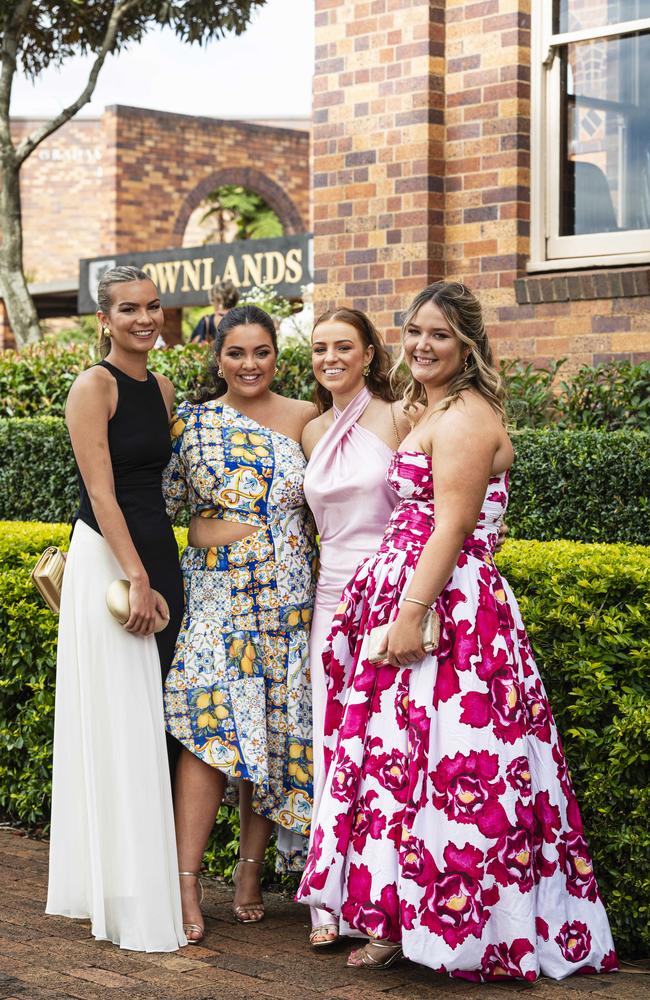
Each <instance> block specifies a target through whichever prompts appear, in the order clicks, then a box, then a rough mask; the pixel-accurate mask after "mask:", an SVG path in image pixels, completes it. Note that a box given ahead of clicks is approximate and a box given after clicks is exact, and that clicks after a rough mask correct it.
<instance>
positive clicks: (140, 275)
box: [97, 265, 157, 358]
mask: <svg viewBox="0 0 650 1000" xmlns="http://www.w3.org/2000/svg"><path fill="white" fill-rule="evenodd" d="M151 280H152V279H151V275H149V274H147V272H146V271H142V270H141V269H140V268H139V267H131V266H130V265H120V267H111V268H109V270H108V271H104V273H103V274H102V276H101V278H100V279H99V284H98V285H97V305H98V307H99V308H100V309H101V311H102V312H103V313H105V314H106V315H107V316H108V314H109V312H110V309H111V306H112V304H113V298H112V296H111V291H110V290H111V288H112V287H113V285H121V284H123V283H125V282H127V281H151ZM152 284H153V282H152ZM156 290H157V289H156ZM97 347H98V349H99V356H100V357H101V358H105V357H106V355H107V354H108V353H109V351H110V349H111V338H110V337H108V336H106V334H105V333H104V328H103V327H102V325H101V323H100V324H99V330H98V333H97Z"/></svg>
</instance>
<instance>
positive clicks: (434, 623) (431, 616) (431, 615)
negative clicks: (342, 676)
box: [368, 608, 440, 666]
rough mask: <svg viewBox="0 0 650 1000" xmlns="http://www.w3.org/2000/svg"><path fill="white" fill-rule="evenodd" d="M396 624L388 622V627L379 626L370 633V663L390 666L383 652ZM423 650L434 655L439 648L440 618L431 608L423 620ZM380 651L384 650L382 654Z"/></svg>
mask: <svg viewBox="0 0 650 1000" xmlns="http://www.w3.org/2000/svg"><path fill="white" fill-rule="evenodd" d="M394 624H395V622H388V623H387V624H386V625H377V626H375V628H373V630H372V632H371V633H370V643H369V646H368V661H369V662H370V663H374V664H375V666H383V665H385V664H388V662H389V661H388V660H387V659H386V651H385V650H382V647H383V645H384V639H385V638H386V635H387V633H388V632H389V630H390V629H391V628H392V627H393V625H394ZM421 627H422V649H423V650H424V652H425V653H433V651H434V650H435V649H437V648H438V643H439V642H440V618H439V616H438V612H437V611H434V610H433V608H429V610H428V611H427V613H426V614H425V616H424V618H423V619H422V626H421ZM380 650H382V651H381V652H380Z"/></svg>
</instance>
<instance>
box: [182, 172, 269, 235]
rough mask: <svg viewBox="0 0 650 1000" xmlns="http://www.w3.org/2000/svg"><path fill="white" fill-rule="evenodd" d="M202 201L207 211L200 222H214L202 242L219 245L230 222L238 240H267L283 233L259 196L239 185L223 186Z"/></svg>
mask: <svg viewBox="0 0 650 1000" xmlns="http://www.w3.org/2000/svg"><path fill="white" fill-rule="evenodd" d="M205 200H206V202H207V203H208V208H207V209H206V211H205V212H204V213H203V215H202V217H201V222H202V223H203V222H207V221H211V222H212V223H213V229H212V230H211V232H210V233H209V234H208V236H207V237H206V239H205V241H204V242H205V243H210V242H211V241H212V240H214V239H215V238H216V239H217V241H218V242H219V243H222V242H224V235H225V233H226V232H227V230H228V228H229V226H230V225H232V224H233V223H234V224H235V226H236V227H237V232H236V237H237V239H238V240H266V239H271V238H272V237H274V236H282V235H283V233H284V229H283V226H282V223H281V222H280V220H279V218H278V216H277V215H276V213H275V212H274V211H273V209H272V208H270V207H269V206H268V205H267V203H266V202H265V201H264V199H263V198H262V196H261V195H259V194H256V193H255V192H254V191H249V190H248V189H247V188H245V187H241V186H240V185H239V184H222V186H221V187H218V188H217V189H216V190H215V191H212V192H211V193H210V194H209V195H208V196H207V198H206V199H205Z"/></svg>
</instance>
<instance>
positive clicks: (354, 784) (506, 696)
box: [297, 452, 617, 981]
mask: <svg viewBox="0 0 650 1000" xmlns="http://www.w3.org/2000/svg"><path fill="white" fill-rule="evenodd" d="M388 481H389V482H390V483H391V485H392V487H393V489H394V490H395V491H396V492H397V493H398V495H399V497H400V501H399V503H398V505H397V507H396V508H395V511H394V513H393V515H392V517H391V520H390V522H389V524H388V527H387V529H386V533H385V535H384V540H383V542H382V545H381V548H380V550H379V552H378V554H377V555H376V556H373V557H371V558H369V559H367V560H365V561H364V562H363V563H361V565H360V566H359V568H358V570H357V572H356V574H355V576H354V577H353V578H352V580H351V581H350V583H349V584H348V586H347V587H346V589H345V590H344V592H343V596H342V598H341V604H340V606H339V609H338V611H337V615H336V617H335V619H334V622H333V625H332V630H331V633H330V636H329V638H328V641H327V644H326V647H325V652H324V660H325V665H326V670H327V672H328V678H329V682H328V704H327V712H326V722H325V739H326V763H327V764H328V776H327V781H326V786H325V792H324V795H323V798H322V800H321V804H320V806H319V809H318V813H317V816H316V817H315V819H314V824H315V830H314V835H313V845H312V848H311V850H310V854H309V858H308V861H307V867H306V869H305V874H304V876H303V880H302V882H301V885H300V888H299V891H298V897H297V898H298V899H299V900H300V902H304V903H307V904H309V905H311V906H318V907H324V908H325V909H328V910H330V911H331V912H332V913H335V914H338V915H339V916H340V929H341V932H342V933H344V934H353V935H354V934H357V935H358V934H363V935H370V936H371V937H378V938H384V939H389V940H391V941H401V942H402V946H403V949H404V954H405V955H406V957H407V958H411V959H413V960H414V961H417V962H421V963H423V964H425V965H428V966H430V967H431V968H433V969H435V970H436V971H442V972H444V971H446V972H448V973H450V974H451V975H453V976H460V977H463V978H467V979H470V980H474V981H483V980H490V979H501V978H503V977H516V978H524V979H529V980H533V979H535V978H536V977H537V976H538V975H539V974H540V971H541V972H542V973H543V974H545V975H547V976H550V977H552V978H556V979H560V978H562V977H564V976H567V975H569V974H570V973H573V972H578V971H579V972H597V971H611V970H613V969H616V968H617V962H616V955H615V952H614V945H613V942H612V938H611V934H610V930H609V925H608V921H607V917H606V914H605V910H604V907H603V904H602V902H601V900H600V897H599V894H598V886H597V884H596V879H595V876H594V873H593V866H592V862H591V857H590V855H589V849H588V846H587V842H586V840H585V836H584V831H583V827H582V821H581V818H580V812H579V809H578V804H577V802H576V798H575V795H574V792H573V788H572V785H571V779H570V777H569V772H568V769H567V765H566V761H565V758H564V753H563V750H562V744H561V741H560V738H559V736H558V733H557V730H556V727H555V722H554V720H553V716H552V713H551V709H550V706H549V703H548V701H547V699H546V694H545V692H544V688H543V685H542V682H541V679H540V676H539V673H538V670H537V667H536V665H535V662H534V659H533V656H532V652H531V649H530V645H529V643H528V639H527V637H526V632H525V629H524V625H523V622H522V620H521V616H520V613H519V609H518V607H517V603H516V601H515V599H514V596H513V595H512V593H511V591H510V588H509V587H508V584H507V583H506V582H505V580H503V578H502V577H501V576H500V574H499V572H498V570H497V569H496V567H495V565H494V561H493V559H492V553H493V551H494V547H495V544H496V541H497V536H498V528H499V524H500V522H501V520H502V517H503V514H504V512H505V508H506V505H507V493H508V482H507V475H503V476H498V477H495V478H493V479H491V480H490V482H489V486H488V490H487V494H486V498H485V502H484V504H483V506H482V509H481V513H480V516H479V519H478V524H477V526H476V529H475V531H474V532H473V533H472V535H471V536H469V537H468V538H467V539H466V540H465V542H464V544H463V547H462V551H461V553H460V556H459V559H458V563H457V565H456V568H455V569H454V572H453V574H452V577H451V579H450V580H449V582H448V584H447V585H446V587H445V588H444V590H443V592H442V594H441V595H440V597H439V598H438V600H437V603H436V608H437V611H438V614H439V615H440V619H441V639H440V644H439V647H438V650H437V651H436V653H435V654H433V655H429V656H427V657H425V659H424V660H422V661H421V663H419V664H415V665H412V666H409V667H399V668H398V667H393V666H380V667H375V666H373V665H371V664H370V663H369V662H368V658H367V657H368V636H369V633H370V632H371V630H372V629H373V628H374V627H375V626H377V625H383V624H385V623H386V622H388V621H392V620H393V619H394V618H395V616H396V614H397V610H398V605H399V600H400V595H402V594H404V593H405V592H406V591H407V590H408V584H409V581H410V579H411V577H412V574H413V571H414V569H415V566H416V564H417V561H418V558H419V555H420V553H421V551H422V548H423V546H424V544H425V543H426V541H427V539H428V538H429V536H430V535H431V532H432V531H433V528H434V525H435V508H434V502H433V482H432V477H431V460H430V458H429V456H427V455H423V454H421V453H417V452H404V453H397V454H396V455H395V457H394V459H393V462H392V463H391V466H390V468H389V472H388Z"/></svg>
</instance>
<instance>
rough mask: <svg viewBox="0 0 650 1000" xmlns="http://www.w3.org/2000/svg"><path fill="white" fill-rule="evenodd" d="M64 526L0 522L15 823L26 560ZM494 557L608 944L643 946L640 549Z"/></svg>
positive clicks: (38, 709)
mask: <svg viewBox="0 0 650 1000" xmlns="http://www.w3.org/2000/svg"><path fill="white" fill-rule="evenodd" d="M67 536H68V529H67V527H66V526H64V525H40V524H34V525H25V524H17V523H15V522H13V523H5V524H1V523H0V557H1V559H2V563H3V565H4V566H5V567H6V568H5V569H4V570H3V572H2V573H0V635H1V636H2V638H1V639H0V662H1V663H2V671H1V673H0V812H2V813H3V814H4V816H5V817H8V818H9V819H11V820H14V821H16V822H19V823H22V824H26V825H39V826H45V825H46V824H47V822H48V813H49V796H50V754H51V739H52V722H53V706H54V662H55V650H54V643H55V638H56V619H55V618H54V616H53V615H51V614H50V612H49V611H48V610H47V609H46V608H44V607H42V606H41V604H40V602H39V598H38V597H37V596H36V594H35V592H34V591H33V590H32V588H31V587H30V584H29V582H28V580H27V573H28V570H29V568H30V567H31V565H32V564H33V561H34V556H35V555H36V554H37V553H38V552H40V551H41V549H42V547H43V546H44V545H45V544H48V543H50V542H56V543H59V544H60V543H62V542H65V540H66V539H67ZM178 539H179V545H182V542H183V533H182V532H180V531H179V532H178ZM499 565H500V568H501V570H502V571H503V573H504V574H505V575H506V576H507V578H508V580H509V581H510V583H511V585H512V586H513V589H514V591H515V593H516V594H517V596H518V597H519V600H520V604H521V608H522V612H523V615H524V619H525V621H526V623H527V626H528V630H529V634H530V637H531V641H532V644H533V647H534V649H535V652H536V654H537V657H538V661H539V665H540V669H541V671H542V675H543V677H544V682H545V684H546V687H547V690H548V693H549V697H550V699H551V703H552V704H553V707H554V710H555V715H556V718H557V722H558V726H559V728H560V731H561V732H562V734H563V737H564V742H565V747H566V752H567V756H568V759H569V764H570V766H571V769H572V772H573V777H574V781H575V785H576V791H577V794H578V797H579V800H580V803H581V807H582V812H583V818H584V821H585V826H586V828H587V834H588V837H589V840H590V843H591V847H592V850H593V854H594V858H595V864H596V868H597V874H598V877H599V880H600V884H601V888H602V892H603V897H604V899H605V903H606V905H607V909H608V912H609V915H610V919H611V921H612V927H613V931H614V936H615V938H616V940H617V944H618V946H619V949H620V951H621V952H622V953H623V954H625V955H636V954H647V952H648V947H649V946H650V928H649V925H648V919H647V916H648V913H647V901H648V896H649V893H650V858H649V857H648V848H649V846H650V834H649V832H648V822H647V817H648V814H649V813H650V791H649V789H648V771H649V762H650V749H649V746H648V733H649V732H650V699H649V697H648V677H649V674H650V664H649V658H648V651H649V650H648V645H649V643H648V635H647V624H646V623H647V616H648V611H649V610H650V608H649V602H650V571H649V568H648V559H647V550H646V549H643V548H641V547H636V546H626V545H583V544H577V543H574V542H526V541H520V542H515V541H510V542H508V543H507V544H506V545H505V547H504V550H503V552H502V554H501V555H500V557H499ZM236 832H237V826H236V816H235V814H229V813H226V812H222V813H221V814H220V817H219V822H218V825H217V828H216V831H215V835H214V836H213V838H212V841H211V844H210V848H209V851H208V854H207V856H206V857H207V860H208V864H209V866H210V867H211V869H212V870H213V871H219V872H224V871H227V870H229V869H230V868H231V866H232V861H233V858H234V856H235V850H236V840H235V838H236Z"/></svg>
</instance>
